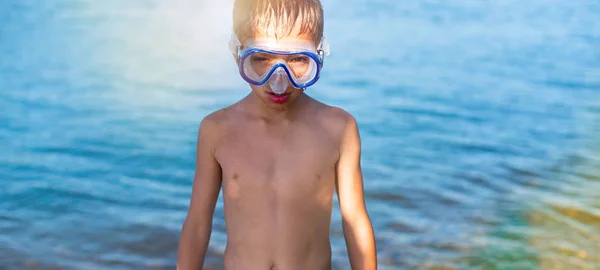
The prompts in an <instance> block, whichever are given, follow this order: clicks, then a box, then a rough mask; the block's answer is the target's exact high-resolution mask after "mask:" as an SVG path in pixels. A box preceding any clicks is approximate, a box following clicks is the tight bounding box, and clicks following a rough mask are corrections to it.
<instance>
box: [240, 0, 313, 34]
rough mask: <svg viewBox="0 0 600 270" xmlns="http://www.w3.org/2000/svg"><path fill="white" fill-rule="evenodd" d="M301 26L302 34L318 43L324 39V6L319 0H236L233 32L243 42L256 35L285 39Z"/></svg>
mask: <svg viewBox="0 0 600 270" xmlns="http://www.w3.org/2000/svg"><path fill="white" fill-rule="evenodd" d="M296 23H300V26H301V27H300V33H299V34H300V35H302V34H308V35H309V36H310V37H311V38H312V40H313V41H314V42H315V43H319V41H320V40H321V38H322V37H323V7H322V6H321V2H320V1H319V0H235V2H234V5H233V31H234V32H235V35H236V36H237V38H238V39H239V40H240V41H242V42H243V41H244V40H245V39H247V38H249V37H252V36H253V35H255V34H257V33H262V34H266V35H274V36H275V37H276V38H282V37H285V36H288V35H290V34H291V33H292V31H293V29H294V26H295V25H296Z"/></svg>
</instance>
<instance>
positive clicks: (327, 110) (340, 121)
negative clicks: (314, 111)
mask: <svg viewBox="0 0 600 270" xmlns="http://www.w3.org/2000/svg"><path fill="white" fill-rule="evenodd" d="M318 103H319V107H320V110H319V111H320V112H319V118H320V119H323V121H324V124H326V125H327V126H332V127H338V128H345V127H347V126H348V125H352V124H356V118H355V117H354V116H353V115H352V114H351V113H350V112H348V111H346V110H344V109H342V108H340V107H336V106H332V105H327V104H325V103H321V102H318Z"/></svg>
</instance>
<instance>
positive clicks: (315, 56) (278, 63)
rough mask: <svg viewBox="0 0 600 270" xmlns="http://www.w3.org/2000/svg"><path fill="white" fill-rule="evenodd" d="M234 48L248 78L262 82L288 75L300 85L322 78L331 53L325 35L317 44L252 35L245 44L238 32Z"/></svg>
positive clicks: (248, 80)
mask: <svg viewBox="0 0 600 270" xmlns="http://www.w3.org/2000/svg"><path fill="white" fill-rule="evenodd" d="M230 50H231V52H232V53H233V54H234V55H236V56H237V59H238V65H239V72H240V75H241V76H242V78H243V79H244V80H245V81H246V82H248V83H250V84H253V85H257V86H261V85H264V84H265V83H267V82H269V80H270V79H271V81H273V79H274V78H275V79H276V80H279V81H281V79H282V78H283V77H284V76H285V77H287V79H289V82H290V83H291V84H292V85H293V86H294V87H295V88H299V89H301V88H307V87H309V86H311V85H313V84H315V83H316V82H317V80H319V75H320V73H321V69H322V68H323V61H324V58H325V56H327V55H329V53H330V49H329V43H328V42H327V40H326V39H325V38H323V39H322V40H321V43H320V44H319V45H318V46H317V47H316V48H315V46H314V44H313V43H312V42H307V41H298V42H295V41H294V42H287V43H283V42H280V41H277V40H275V39H260V40H254V39H249V40H247V41H246V42H245V44H244V46H242V44H240V42H239V41H238V39H237V37H235V35H233V36H232V39H231V42H230ZM275 92H279V91H275Z"/></svg>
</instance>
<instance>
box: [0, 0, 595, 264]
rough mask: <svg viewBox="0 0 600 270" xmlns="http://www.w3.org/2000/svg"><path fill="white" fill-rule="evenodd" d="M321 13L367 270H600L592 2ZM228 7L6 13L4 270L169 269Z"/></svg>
mask: <svg viewBox="0 0 600 270" xmlns="http://www.w3.org/2000/svg"><path fill="white" fill-rule="evenodd" d="M323 2H324V8H325V16H326V19H325V35H326V36H327V37H328V39H329V41H330V43H331V48H332V54H331V55H330V57H328V58H327V59H326V61H325V70H324V73H323V74H322V79H321V80H320V81H319V83H318V84H317V85H316V86H314V87H313V88H311V89H309V90H308V91H307V93H309V94H310V95H311V96H313V97H315V98H317V99H319V100H321V101H323V102H325V103H328V104H330V105H334V106H339V107H342V108H344V109H346V110H347V111H349V112H350V113H352V114H353V115H354V116H355V117H356V118H357V121H358V123H359V128H360V132H361V137H362V141H363V149H362V150H363V156H362V166H363V173H364V178H365V183H364V185H365V192H366V199H367V207H368V210H369V214H370V216H371V219H372V221H373V225H374V228H375V233H376V239H377V249H378V261H379V265H380V267H381V268H380V269H600V2H599V1H597V0H577V1H567V0H563V1H559V0H529V1H516V0H502V1H484V0H481V1H475V0H460V1H441V0H435V1H434V0H428V1H398V0H368V1H367V0H348V1H342V0H324V1H323ZM232 6H233V5H232V1H231V0H229V1H209V0H195V1H192V0H172V1H157V0H145V1H142V0H128V1H117V0H105V1H93V0H52V1H39V0H36V1H34V0H0V269H3V270H4V269H7V270H8V269H10V270H12V269H173V268H174V266H175V262H176V252H177V243H178V236H179V231H180V228H181V224H182V222H183V219H184V217H185V214H186V211H187V208H188V203H189V198H190V194H191V184H192V176H193V171H194V150H195V143H196V135H197V134H196V132H197V128H198V124H199V122H200V120H201V119H202V118H203V117H204V116H205V115H207V114H208V113H210V112H212V111H214V110H216V109H219V108H221V107H224V106H227V105H229V104H231V103H233V102H236V101H237V100H239V99H240V98H242V97H244V96H245V95H246V94H247V93H248V91H249V88H248V86H247V84H245V83H244V82H243V80H242V79H241V78H240V76H239V75H238V74H237V72H236V66H235V63H234V61H233V59H232V57H231V55H230V54H229V52H228V47H227V42H228V38H229V37H230V34H231V32H230V29H231V8H232ZM338 209H339V208H338V206H337V203H336V205H335V209H334V213H333V222H332V227H331V235H332V248H333V262H334V264H335V269H350V268H349V263H348V257H347V251H346V247H345V244H344V239H343V234H342V230H341V222H340V214H339V210H338ZM225 241H226V234H225V231H224V220H223V204H222V200H221V198H220V199H219V203H218V205H217V210H216V214H215V220H214V229H213V235H212V238H211V242H210V251H209V254H208V255H207V256H208V260H207V269H220V268H221V267H222V254H223V249H224V247H225Z"/></svg>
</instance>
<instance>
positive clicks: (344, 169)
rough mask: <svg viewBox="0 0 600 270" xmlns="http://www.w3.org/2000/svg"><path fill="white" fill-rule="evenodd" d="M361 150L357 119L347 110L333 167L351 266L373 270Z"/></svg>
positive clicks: (374, 259)
mask: <svg viewBox="0 0 600 270" xmlns="http://www.w3.org/2000/svg"><path fill="white" fill-rule="evenodd" d="M360 153H361V145H360V136H359V132H358V125H357V123H356V119H355V118H354V117H352V116H351V115H349V114H348V115H347V123H346V125H345V128H344V132H343V136H342V140H341V145H340V158H339V160H338V163H337V168H336V170H337V179H336V189H337V193H338V199H339V202H340V210H341V213H342V228H343V231H344V238H345V240H346V247H347V249H348V256H349V258H350V265H351V266H352V269H354V270H358V269H360V270H375V269H377V255H376V248H375V236H374V233H373V227H372V225H371V221H370V219H369V216H368V214H367V210H366V207H365V199H364V191H363V179H362V170H361V166H360Z"/></svg>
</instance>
